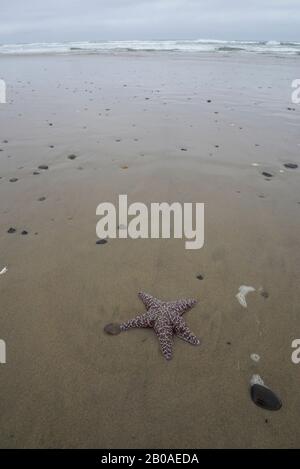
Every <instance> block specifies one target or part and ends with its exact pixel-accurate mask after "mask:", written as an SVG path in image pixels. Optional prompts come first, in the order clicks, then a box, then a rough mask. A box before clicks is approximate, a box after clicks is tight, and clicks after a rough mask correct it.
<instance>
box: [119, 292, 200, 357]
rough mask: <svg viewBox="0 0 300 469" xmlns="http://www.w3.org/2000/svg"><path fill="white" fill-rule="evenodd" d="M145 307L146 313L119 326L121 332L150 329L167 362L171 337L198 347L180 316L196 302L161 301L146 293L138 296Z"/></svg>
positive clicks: (190, 300)
mask: <svg viewBox="0 0 300 469" xmlns="http://www.w3.org/2000/svg"><path fill="white" fill-rule="evenodd" d="M138 296H139V298H140V299H141V300H142V302H143V303H144V305H145V306H146V309H147V311H146V313H144V314H139V315H138V316H136V317H135V318H133V319H130V320H129V321H127V322H123V323H122V324H121V325H120V330H121V331H127V330H128V329H131V328H133V327H151V328H152V329H154V332H155V333H156V335H157V336H158V340H159V342H160V346H161V350H162V353H163V355H164V357H165V358H166V359H167V360H170V359H171V358H172V348H173V340H172V339H173V335H174V334H175V335H176V336H177V337H179V338H180V339H182V340H185V341H186V342H189V343H190V344H193V345H199V344H200V340H199V339H198V338H197V337H196V336H195V335H194V334H193V333H192V332H191V331H190V329H189V328H188V327H187V325H186V323H185V321H184V319H183V318H182V314H183V313H185V312H186V311H188V310H189V309H191V308H192V307H193V306H194V305H195V304H196V303H197V301H196V300H194V299H192V298H190V299H182V300H176V301H161V300H158V299H157V298H154V296H151V295H149V294H147V293H144V292H140V293H139V294H138Z"/></svg>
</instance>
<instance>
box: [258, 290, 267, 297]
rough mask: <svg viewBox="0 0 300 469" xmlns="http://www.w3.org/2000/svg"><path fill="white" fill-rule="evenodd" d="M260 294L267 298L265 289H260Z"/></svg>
mask: <svg viewBox="0 0 300 469" xmlns="http://www.w3.org/2000/svg"><path fill="white" fill-rule="evenodd" d="M260 294H261V296H262V297H263V298H269V293H268V292H267V291H266V290H262V291H261V292H260Z"/></svg>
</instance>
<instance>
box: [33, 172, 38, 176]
mask: <svg viewBox="0 0 300 469" xmlns="http://www.w3.org/2000/svg"><path fill="white" fill-rule="evenodd" d="M32 174H33V175H34V176H36V175H37V174H40V173H39V172H38V171H33V173H32Z"/></svg>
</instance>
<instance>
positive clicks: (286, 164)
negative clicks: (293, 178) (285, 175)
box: [283, 163, 298, 169]
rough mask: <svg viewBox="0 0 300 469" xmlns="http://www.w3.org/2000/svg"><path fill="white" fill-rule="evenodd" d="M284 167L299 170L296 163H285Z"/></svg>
mask: <svg viewBox="0 0 300 469" xmlns="http://www.w3.org/2000/svg"><path fill="white" fill-rule="evenodd" d="M283 166H284V167H285V168H288V169H297V168H298V165H297V164H296V163H285V164H284V165H283Z"/></svg>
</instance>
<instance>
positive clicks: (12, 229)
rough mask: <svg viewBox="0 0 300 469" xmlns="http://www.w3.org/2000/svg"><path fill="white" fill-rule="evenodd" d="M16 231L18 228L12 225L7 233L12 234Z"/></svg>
mask: <svg viewBox="0 0 300 469" xmlns="http://www.w3.org/2000/svg"><path fill="white" fill-rule="evenodd" d="M16 231H17V230H16V228H12V227H11V228H9V229H8V230H7V233H10V234H11V233H15V232H16Z"/></svg>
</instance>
